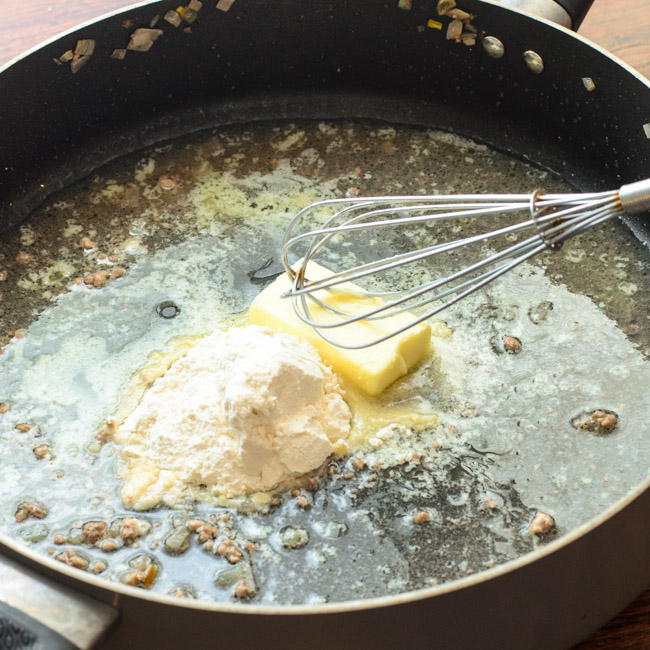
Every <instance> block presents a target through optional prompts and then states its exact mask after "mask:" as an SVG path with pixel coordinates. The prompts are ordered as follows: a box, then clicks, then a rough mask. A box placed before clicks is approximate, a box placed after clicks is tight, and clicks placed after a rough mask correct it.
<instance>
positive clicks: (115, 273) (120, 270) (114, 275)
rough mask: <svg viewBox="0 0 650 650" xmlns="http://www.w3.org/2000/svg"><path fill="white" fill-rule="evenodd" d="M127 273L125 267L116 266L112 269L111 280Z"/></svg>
mask: <svg viewBox="0 0 650 650" xmlns="http://www.w3.org/2000/svg"><path fill="white" fill-rule="evenodd" d="M125 273H126V269H123V268H122V267H121V266H116V267H115V268H114V269H113V270H112V271H111V280H115V279H117V278H121V277H122V276H123V275H124V274H125Z"/></svg>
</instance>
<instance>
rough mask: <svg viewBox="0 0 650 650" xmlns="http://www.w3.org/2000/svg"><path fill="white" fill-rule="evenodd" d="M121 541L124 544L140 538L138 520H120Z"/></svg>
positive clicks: (131, 518) (125, 518)
mask: <svg viewBox="0 0 650 650" xmlns="http://www.w3.org/2000/svg"><path fill="white" fill-rule="evenodd" d="M121 535H122V539H123V540H124V541H125V542H131V541H133V540H134V539H136V538H137V537H139V536H140V530H139V526H138V520H137V519H134V518H133V517H124V519H123V520H122V532H121Z"/></svg>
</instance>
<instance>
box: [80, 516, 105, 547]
mask: <svg viewBox="0 0 650 650" xmlns="http://www.w3.org/2000/svg"><path fill="white" fill-rule="evenodd" d="M81 530H82V531H83V536H84V541H85V542H87V543H88V544H97V543H98V542H100V541H102V540H103V539H105V538H106V535H107V526H106V523H105V522H103V521H89V522H88V523H85V524H84V525H83V526H82V527H81Z"/></svg>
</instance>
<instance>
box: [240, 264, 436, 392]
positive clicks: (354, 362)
mask: <svg viewBox="0 0 650 650" xmlns="http://www.w3.org/2000/svg"><path fill="white" fill-rule="evenodd" d="M307 275H308V277H309V278H311V279H314V280H316V279H320V278H322V277H325V276H326V275H329V271H327V269H325V268H323V267H322V266H319V265H318V264H316V263H315V262H310V263H309V268H308V274H307ZM343 286H344V287H345V288H346V289H348V290H357V291H362V289H361V288H360V287H358V286H357V285H354V284H352V283H346V284H345V285H343ZM290 289H291V280H290V279H289V277H288V276H287V275H286V274H282V275H281V276H279V277H278V278H277V279H276V280H275V281H274V282H273V283H272V284H270V285H269V286H268V287H267V288H266V289H264V291H262V293H260V294H259V295H258V296H257V298H255V300H253V303H252V304H251V307H250V321H251V323H254V324H256V325H266V326H268V327H271V328H272V329H275V330H278V331H282V332H286V333H288V334H293V335H294V336H298V337H300V338H302V339H305V340H306V341H309V342H310V343H311V344H312V345H313V346H314V347H315V348H316V349H317V350H318V352H319V354H320V355H321V357H322V358H323V360H324V361H325V362H326V363H328V364H330V365H331V366H332V368H333V370H334V372H336V373H337V374H339V375H341V376H343V377H345V378H346V379H347V380H348V381H351V382H352V383H354V384H355V385H357V386H359V387H360V388H362V389H363V390H364V391H365V392H366V393H368V394H369V395H378V394H379V393H381V391H383V390H384V388H386V387H387V386H389V385H390V384H392V383H393V382H394V381H395V380H396V379H399V378H400V377H402V376H403V375H405V374H406V373H407V372H408V371H409V370H410V369H411V368H412V367H413V366H414V365H415V364H416V363H418V361H420V360H421V359H422V358H423V357H424V355H425V354H426V353H427V351H428V349H429V345H430V343H431V328H430V326H429V324H428V323H419V324H418V325H415V326H413V327H411V328H410V329H408V330H406V331H405V332H402V333H401V334H398V335H397V336H393V337H392V338H390V339H388V340H386V341H384V342H382V343H378V344H377V345H373V346H371V347H369V348H363V349H360V350H348V349H344V348H339V347H336V346H335V345H332V344H331V343H328V342H327V341H325V340H324V339H323V338H321V337H320V336H319V335H318V333H317V332H316V331H315V330H314V329H313V328H312V327H310V326H309V325H306V324H305V323H303V322H302V321H301V320H300V318H298V316H297V315H296V313H295V312H294V309H293V305H292V302H291V299H289V298H282V297H281V296H282V294H283V293H285V292H286V291H289V290H290ZM318 298H319V299H320V300H322V301H323V302H326V303H327V304H329V305H330V306H332V307H339V308H340V309H342V310H344V311H346V312H348V313H362V312H367V311H368V310H369V309H371V308H372V307H374V306H377V305H379V304H381V300H380V299H379V298H374V297H367V298H366V297H361V296H356V295H353V294H352V293H348V292H347V291H342V292H341V293H336V292H335V291H330V292H326V291H319V292H318ZM310 310H311V313H312V317H313V319H314V320H315V321H316V322H332V321H333V320H334V319H335V318H336V316H335V315H334V314H332V313H331V312H329V311H328V310H325V309H323V308H322V307H319V306H318V305H317V304H316V303H314V302H313V301H312V302H310ZM415 320H416V318H415V316H413V314H410V313H408V312H404V313H402V314H397V315H395V316H390V317H388V318H382V319H379V320H374V321H358V322H356V323H350V324H348V325H342V326H341V327H337V328H335V329H330V330H329V332H330V334H331V338H332V339H335V340H339V341H342V342H345V343H346V344H348V345H349V344H355V343H364V342H367V341H369V340H373V339H377V338H379V337H380V336H383V335H385V334H387V333H389V332H392V331H394V330H396V329H399V328H401V327H403V326H404V325H406V324H408V323H412V322H414V321H415Z"/></svg>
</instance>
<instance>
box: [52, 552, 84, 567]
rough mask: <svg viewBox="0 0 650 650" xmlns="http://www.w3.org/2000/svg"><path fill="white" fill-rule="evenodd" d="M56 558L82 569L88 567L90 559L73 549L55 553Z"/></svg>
mask: <svg viewBox="0 0 650 650" xmlns="http://www.w3.org/2000/svg"><path fill="white" fill-rule="evenodd" d="M54 559H55V560H58V561H59V562H62V563H63V564H67V565H68V566H71V567H74V568H75V569H81V570H82V571H85V570H86V569H87V568H88V560H87V559H86V558H85V557H83V556H82V555H79V553H77V552H76V551H73V550H71V549H68V550H67V551H63V552H62V553H59V554H58V555H55V556H54Z"/></svg>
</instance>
